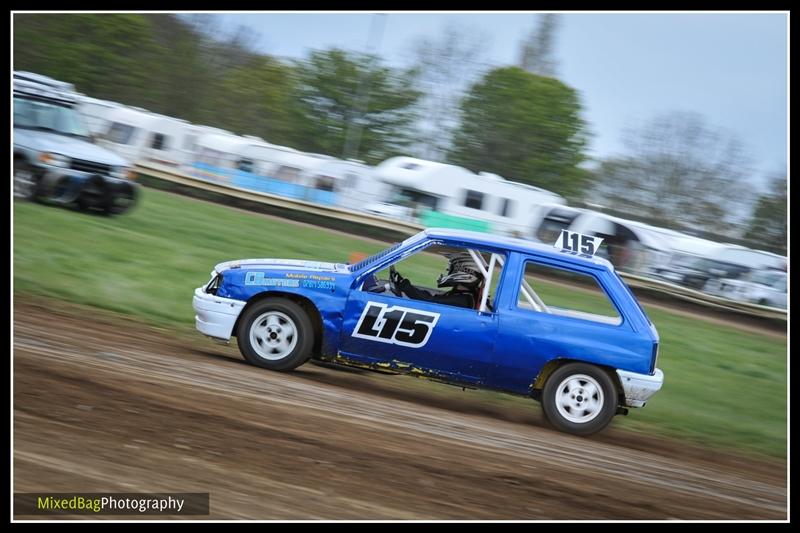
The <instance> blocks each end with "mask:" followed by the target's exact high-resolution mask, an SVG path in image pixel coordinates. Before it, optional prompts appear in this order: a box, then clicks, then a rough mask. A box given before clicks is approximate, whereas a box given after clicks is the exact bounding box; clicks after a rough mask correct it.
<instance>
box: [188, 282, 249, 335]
mask: <svg viewBox="0 0 800 533" xmlns="http://www.w3.org/2000/svg"><path fill="white" fill-rule="evenodd" d="M244 305H245V302H242V301H239V300H231V299H230V298H221V297H219V296H214V295H213V294H208V293H206V292H203V287H198V288H197V289H195V290H194V298H193V300H192V306H193V307H194V312H195V315H194V323H195V326H196V327H197V330H198V331H199V332H200V333H202V334H203V335H208V336H209V337H214V338H217V339H223V340H226V341H227V340H229V339H230V338H231V333H232V332H233V325H234V324H235V323H236V319H237V318H238V317H239V313H241V312H242V308H244Z"/></svg>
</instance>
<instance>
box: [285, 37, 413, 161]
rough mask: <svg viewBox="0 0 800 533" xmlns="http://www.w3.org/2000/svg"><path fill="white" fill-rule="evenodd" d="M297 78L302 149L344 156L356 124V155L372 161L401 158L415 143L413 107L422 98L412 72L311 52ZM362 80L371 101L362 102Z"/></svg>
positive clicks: (357, 57) (360, 57)
mask: <svg viewBox="0 0 800 533" xmlns="http://www.w3.org/2000/svg"><path fill="white" fill-rule="evenodd" d="M362 73H363V76H362ZM297 76H298V84H297V95H296V99H297V102H296V104H297V107H296V110H295V112H296V120H297V128H296V130H295V146H296V147H297V148H299V149H301V150H305V151H309V152H319V153H324V154H330V155H339V154H342V153H343V151H344V149H345V140H346V135H347V128H348V126H349V125H350V124H351V123H356V124H357V125H358V126H359V128H360V138H359V142H358V143H357V151H356V152H354V153H357V157H359V158H361V159H364V160H365V161H367V162H369V163H377V162H379V161H382V160H384V159H386V158H387V157H391V156H393V155H397V154H398V153H401V152H402V151H403V149H404V148H405V147H406V146H408V144H409V143H410V142H411V136H410V126H411V124H412V122H413V120H414V115H413V113H412V112H411V108H412V106H413V104H414V103H415V102H416V101H417V100H418V99H419V97H420V92H419V91H418V90H417V89H415V88H414V82H415V73H414V72H413V71H394V70H391V69H389V68H386V67H383V66H381V65H380V63H379V62H378V61H377V58H375V57H372V56H369V55H365V54H356V53H351V52H345V51H343V50H338V49H331V50H326V51H314V52H312V53H311V55H310V57H309V58H308V60H306V61H304V62H302V63H300V64H299V65H298V67H297ZM359 82H361V83H364V84H366V86H367V87H369V92H368V93H367V95H366V97H367V98H368V99H367V100H366V102H364V101H360V100H359V91H358V86H359ZM365 104H366V105H365Z"/></svg>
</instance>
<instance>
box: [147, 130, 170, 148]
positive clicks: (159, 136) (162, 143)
mask: <svg viewBox="0 0 800 533" xmlns="http://www.w3.org/2000/svg"><path fill="white" fill-rule="evenodd" d="M150 148H152V149H154V150H166V149H167V136H166V135H164V134H163V133H154V134H153V142H152V143H151V144H150Z"/></svg>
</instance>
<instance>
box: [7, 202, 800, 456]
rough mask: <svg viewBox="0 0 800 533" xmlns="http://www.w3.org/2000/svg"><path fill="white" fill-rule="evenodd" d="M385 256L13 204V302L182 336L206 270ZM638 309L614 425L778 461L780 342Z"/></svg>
mask: <svg viewBox="0 0 800 533" xmlns="http://www.w3.org/2000/svg"><path fill="white" fill-rule="evenodd" d="M383 248H385V245H382V244H380V243H376V242H372V241H368V240H364V239H359V238H355V237H348V236H345V235H342V234H338V233H334V232H331V231H327V230H323V229H316V228H309V227H307V226H302V225H297V224H292V223H288V222H284V221H280V220H273V219H270V218H266V217H262V216H257V215H252V214H248V213H243V212H240V211H236V210H233V209H229V208H227V207H224V206H220V205H214V204H208V203H204V202H199V201H196V200H190V199H186V198H183V197H178V196H174V195H170V194H167V193H163V192H160V191H155V190H152V189H145V190H143V192H142V197H141V202H140V205H139V206H138V207H137V208H136V209H134V210H133V211H132V212H131V213H128V214H126V215H124V216H120V217H114V218H106V217H102V216H94V215H87V214H82V213H77V212H74V211H70V210H66V209H60V208H57V207H48V206H42V205H37V204H32V203H25V202H15V204H14V290H15V293H16V294H17V295H20V294H39V295H47V296H53V297H57V298H61V299H64V300H69V301H73V302H76V303H80V304H87V305H91V306H96V307H99V308H103V309H109V310H113V311H117V312H121V313H125V314H130V315H134V316H136V317H139V318H141V319H144V320H145V321H147V322H150V323H154V324H159V325H161V326H165V325H166V326H169V327H176V328H179V329H186V330H188V329H190V328H191V326H192V324H193V311H192V307H191V300H192V292H193V290H194V288H195V287H198V286H199V285H200V284H202V283H204V282H205V281H207V280H208V276H209V273H210V271H211V269H212V268H213V266H214V265H215V264H216V263H219V262H221V261H226V260H230V259H241V258H251V257H252V258H255V257H281V258H297V259H314V260H320V261H333V262H347V261H348V257H349V255H350V254H351V253H352V252H362V253H367V254H369V253H374V252H376V251H379V250H381V249H383ZM444 265H445V262H444V260H443V259H441V258H438V257H435V256H433V255H430V254H418V255H416V256H414V257H412V258H411V259H410V260H409V261H407V262H405V263H403V265H402V268H400V267H399V268H398V269H399V270H400V271H401V272H402V273H403V274H404V275H406V276H408V277H409V278H410V279H412V280H413V281H414V282H415V283H421V284H423V285H429V286H431V285H434V280H435V279H436V276H438V274H439V273H441V271H442V269H443V267H444ZM534 284H535V285H534V286H535V287H536V289H537V291H538V292H539V293H540V295H541V296H542V298H543V299H544V301H545V303H548V298H552V297H560V298H561V301H559V302H558V305H563V304H564V286H563V284H556V283H552V282H548V281H545V280H541V279H537V280H534ZM569 298H571V299H573V303H575V304H576V305H577V304H585V305H596V304H597V298H596V296H595V295H592V294H589V293H587V292H585V291H579V290H576V291H571V292H570V296H569ZM645 307H647V306H645ZM647 311H648V313H649V315H650V318H651V319H652V320H653V322H654V323H655V324H656V327H657V328H658V331H659V334H660V335H661V342H662V351H661V356H660V360H659V367H661V368H662V369H663V370H664V372H665V375H666V378H665V384H664V388H663V390H662V391H661V392H659V393H658V395H656V396H655V397H654V398H653V400H651V401H650V402H649V403H648V405H647V407H646V408H644V409H638V410H632V412H631V415H630V416H628V417H619V418H617V420H616V421H615V425H618V426H622V427H628V428H630V429H633V430H637V431H647V432H649V433H662V434H666V435H670V436H675V437H680V438H684V439H687V440H690V441H693V442H697V443H702V444H705V445H707V446H713V447H720V448H726V449H729V450H738V451H741V452H744V453H749V454H761V455H769V456H775V457H785V455H786V403H787V379H786V375H787V374H786V363H787V357H786V356H787V352H786V339H785V338H781V337H776V336H774V335H766V334H759V333H753V332H749V331H744V330H740V329H737V328H735V327H733V326H726V325H719V324H715V323H712V322H709V321H704V320H702V319H699V318H693V317H686V316H682V315H679V314H676V313H670V312H668V311H664V310H662V309H654V308H648V309H647ZM509 398H511V397H504V398H503V401H506V400H508V399H509ZM498 399H499V397H498ZM512 401H520V402H523V401H525V400H521V399H520V400H516V399H513V400H512Z"/></svg>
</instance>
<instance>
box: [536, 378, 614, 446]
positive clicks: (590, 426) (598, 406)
mask: <svg viewBox="0 0 800 533" xmlns="http://www.w3.org/2000/svg"><path fill="white" fill-rule="evenodd" d="M617 399H618V398H617V388H616V387H615V386H614V382H613V381H612V380H611V377H610V376H609V375H608V374H607V373H606V372H605V371H603V370H602V369H601V368H598V367H596V366H593V365H588V364H585V363H570V364H567V365H564V366H562V367H560V368H558V369H557V370H556V371H555V372H553V373H552V374H551V375H550V377H549V378H548V380H547V382H546V383H545V385H544V390H543V391H542V408H543V410H544V415H545V418H547V420H548V422H550V424H552V425H553V426H554V427H555V428H556V429H559V430H561V431H565V432H567V433H572V434H573V435H591V434H593V433H597V432H598V431H601V430H602V429H604V428H605V427H606V426H608V424H609V423H610V422H611V420H612V419H613V418H614V415H615V414H616V412H617Z"/></svg>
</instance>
